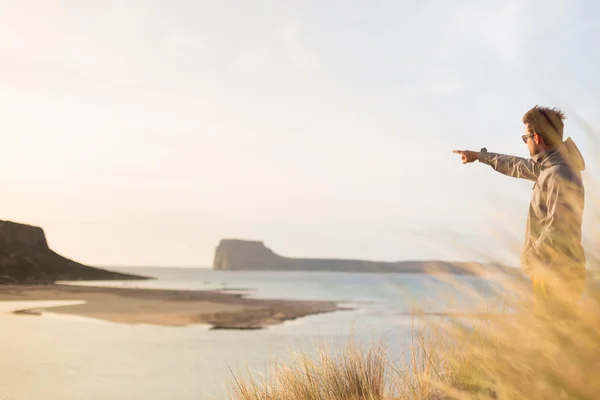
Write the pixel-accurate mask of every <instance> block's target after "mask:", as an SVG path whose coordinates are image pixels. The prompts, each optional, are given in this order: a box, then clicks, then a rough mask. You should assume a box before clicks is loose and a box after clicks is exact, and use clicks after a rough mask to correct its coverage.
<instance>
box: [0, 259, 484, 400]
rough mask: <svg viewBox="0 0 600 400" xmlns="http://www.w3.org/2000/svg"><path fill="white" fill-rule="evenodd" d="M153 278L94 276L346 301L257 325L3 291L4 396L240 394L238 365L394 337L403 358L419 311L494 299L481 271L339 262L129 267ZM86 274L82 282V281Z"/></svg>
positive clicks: (76, 399) (0, 379) (150, 398)
mask: <svg viewBox="0 0 600 400" xmlns="http://www.w3.org/2000/svg"><path fill="white" fill-rule="evenodd" d="M115 270H118V271H122V272H129V273H135V274H140V275H146V276H152V277H155V278H156V279H155V280H148V281H127V282H124V281H113V282H93V283H84V284H89V285H92V286H99V285H102V286H116V287H127V288H156V289H179V290H209V289H210V290H214V289H219V290H226V291H230V292H238V293H244V294H245V295H247V296H251V297H256V298H266V299H298V300H330V301H335V302H338V303H339V304H340V305H341V306H344V308H347V310H343V311H339V312H334V313H327V314H319V315H313V316H308V317H304V318H299V319H297V320H293V321H288V322H285V323H283V324H282V325H277V326H273V327H269V328H267V329H263V330H257V331H237V330H210V327H209V326H205V325H194V326H188V327H161V326H151V325H125V324H117V323H111V322H105V321H99V320H95V319H90V318H83V317H75V316H65V315H59V314H53V313H45V314H44V315H42V316H41V317H38V316H24V315H14V314H11V313H10V311H14V310H17V309H23V308H27V307H38V306H43V305H62V304H71V303H73V304H74V303H76V301H77V299H73V302H62V301H61V302H7V303H1V302H0V338H1V341H0V348H1V353H0V400H53V399H57V400H96V399H97V400H134V399H140V400H142V399H143V400H154V399H156V400H167V399H169V400H170V399H178V400H203V399H219V400H220V399H229V398H231V397H230V388H231V387H232V385H234V376H236V377H238V378H241V379H247V378H248V377H249V376H253V377H254V378H255V380H257V381H260V380H261V379H263V378H264V377H265V376H268V375H269V374H270V373H271V372H272V371H273V369H274V368H275V367H276V366H277V365H278V364H280V363H283V364H285V363H286V362H288V361H289V355H290V354H292V353H294V352H301V351H302V352H306V353H308V354H309V355H314V354H316V351H317V349H319V348H321V349H322V348H326V349H328V350H330V351H338V350H340V349H343V348H344V347H345V346H347V345H348V343H349V341H352V342H354V343H356V344H357V345H359V346H362V345H365V346H366V345H368V344H370V343H373V342H377V341H384V343H385V345H386V347H387V349H388V351H389V352H390V354H391V355H392V357H397V358H399V359H400V358H402V357H403V354H405V351H406V350H407V348H408V346H409V345H410V342H411V337H412V335H413V333H414V330H415V329H418V326H419V324H421V323H422V321H421V320H420V318H416V317H414V316H413V315H411V314H412V313H413V312H414V311H415V310H423V311H426V312H430V313H433V314H435V313H443V312H448V311H458V312H477V311H481V310H482V309H484V308H486V307H489V305H490V303H492V302H493V299H494V298H495V294H496V289H495V288H494V284H493V283H492V282H491V281H489V280H486V279H482V278H476V277H464V276H462V277H457V276H452V277H450V276H447V277H442V278H438V277H432V276H428V275H421V274H414V275H413V274H368V273H340V272H271V271H264V272H263V271H216V270H211V269H206V268H119V269H115ZM79 284H81V283H79Z"/></svg>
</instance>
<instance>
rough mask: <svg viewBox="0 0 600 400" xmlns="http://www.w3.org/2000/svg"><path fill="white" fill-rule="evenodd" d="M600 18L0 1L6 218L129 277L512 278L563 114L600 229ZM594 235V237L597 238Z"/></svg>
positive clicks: (581, 13) (427, 7)
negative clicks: (506, 269)
mask: <svg viewBox="0 0 600 400" xmlns="http://www.w3.org/2000/svg"><path fill="white" fill-rule="evenodd" d="M598 37H600V4H598V3H597V2H595V1H576V0H564V1H563V0H550V1H540V0H535V1H529V0H522V1H517V0H507V1H503V2H498V1H493V2H492V1H481V0H467V1H453V2H448V1H445V0H438V1H434V0H423V1H404V0H393V1H392V0H390V1H372V2H348V1H327V0H319V1H312V0H306V1H292V0H288V1H275V0H272V1H266V0H265V1H263V0H253V1H241V0H236V1H232V0H221V1H219V2H215V1H200V0H194V1H191V0H189V1H184V0H169V1H160V0H148V1H131V0H102V1H92V0H89V1H82V0H71V1H66V0H38V1H33V0H0V144H1V156H0V171H1V173H0V187H2V201H1V202H0V205H1V207H0V219H4V220H12V221H17V222H23V223H28V224H33V225H38V226H42V227H43V228H44V230H45V232H46V235H47V237H48V241H49V243H50V245H51V247H52V248H53V249H54V250H56V251H57V252H59V253H61V254H63V255H65V256H67V257H69V258H72V259H75V260H77V261H80V262H84V263H88V264H93V265H106V266H108V265H112V266H210V265H211V263H212V258H213V252H214V249H215V247H216V245H217V244H218V242H219V240H220V239H222V238H240V239H253V240H263V241H264V242H265V243H266V244H267V246H269V247H270V248H272V249H273V250H275V251H276V252H278V253H282V254H284V255H288V256H305V257H338V258H362V259H374V260H406V259H431V258H444V259H452V260H470V259H490V260H491V259H493V260H494V261H505V262H508V263H512V262H513V261H514V260H516V258H515V254H516V253H515V250H518V247H519V245H520V244H521V242H522V238H523V236H524V228H525V216H526V213H527V204H528V202H529V198H530V195H531V184H530V182H527V181H522V180H516V179H510V178H507V177H504V176H501V175H499V174H497V173H495V172H494V171H493V170H492V169H491V168H489V167H487V166H485V165H481V164H473V165H466V166H465V165H462V164H461V163H460V159H459V157H457V156H456V155H454V154H452V150H453V149H456V148H458V149H474V150H478V149H480V148H481V147H486V148H487V149H488V150H489V151H494V152H502V153H509V154H515V155H519V156H527V155H528V153H527V148H526V146H525V145H524V144H523V143H522V141H521V139H520V135H521V134H522V133H523V125H522V123H521V117H522V115H523V114H524V113H525V111H527V110H528V109H529V108H531V107H533V106H534V105H536V104H542V105H548V106H553V107H560V108H562V109H563V110H564V111H565V112H566V114H567V118H568V119H567V121H566V122H565V123H566V125H565V134H566V135H569V136H571V137H572V138H573V139H574V140H575V141H576V143H577V144H578V145H579V147H580V149H581V150H582V153H583V155H584V157H586V158H587V161H588V165H589V168H588V171H589V172H587V173H586V184H587V187H588V192H587V201H588V203H587V204H588V205H587V207H588V208H587V209H586V222H585V225H584V231H585V232H586V238H588V240H589V238H591V237H592V236H593V235H594V234H595V232H594V230H593V229H594V226H598V225H597V224H596V222H594V221H596V220H594V219H593V218H595V216H596V213H595V211H594V202H595V198H596V197H595V196H596V195H595V194H594V193H595V189H594V188H595V186H594V184H595V181H594V180H593V178H594V176H596V174H595V173H594V171H597V169H594V168H595V165H594V154H600V153H598V150H599V149H600V147H598V146H597V144H596V140H595V139H596V137H595V134H594V132H598V128H600V114H599V113H598V110H600V100H599V99H598V96H597V93H600V76H599V75H598V73H597V71H600V53H598V51H597V40H596V39H597V38H598ZM590 221H592V222H590Z"/></svg>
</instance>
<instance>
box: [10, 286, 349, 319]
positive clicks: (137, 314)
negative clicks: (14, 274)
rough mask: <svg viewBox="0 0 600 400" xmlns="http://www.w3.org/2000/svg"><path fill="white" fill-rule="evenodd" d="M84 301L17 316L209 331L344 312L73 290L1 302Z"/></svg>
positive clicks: (216, 294) (322, 304) (318, 306)
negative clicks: (72, 317)
mask: <svg viewBox="0 0 600 400" xmlns="http://www.w3.org/2000/svg"><path fill="white" fill-rule="evenodd" d="M37 300H82V301H85V303H84V304H78V305H69V306H61V307H50V308H42V309H35V310H31V309H29V310H19V311H17V312H16V313H17V314H21V315H40V314H41V313H43V312H45V311H46V312H52V313H60V314H69V315H76V316H82V317H88V318H95V319H100V320H104V321H110V322H117V323H123V324H150V325H161V326H175V327H180V326H188V325H193V324H207V325H210V326H211V329H244V330H245V329H262V328H266V327H269V326H273V325H278V324H281V323H283V322H284V321H289V320H293V319H297V318H301V317H305V316H308V315H313V314H320V313H327V312H334V311H338V310H342V308H340V307H338V305H337V304H335V303H333V302H327V301H297V300H270V299H269V300H263V299H257V298H249V297H246V296H245V295H242V294H238V293H226V292H221V291H190V290H156V289H126V288H110V287H90V286H69V285H58V284H50V285H32V286H28V285H14V286H13V285H11V286H0V301H37Z"/></svg>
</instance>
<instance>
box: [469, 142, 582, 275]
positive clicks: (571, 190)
mask: <svg viewBox="0 0 600 400" xmlns="http://www.w3.org/2000/svg"><path fill="white" fill-rule="evenodd" d="M479 161H480V162H482V163H484V164H487V165H489V166H491V167H492V168H493V169H495V170H496V171H498V172H500V173H502V174H504V175H507V176H511V177H514V178H522V179H527V180H530V181H534V182H535V184H534V185H533V193H532V198H531V203H530V205H529V213H528V217H527V230H526V234H525V246H524V247H523V251H522V255H521V267H522V268H523V270H524V271H525V273H527V274H528V275H529V276H530V277H535V276H540V275H541V274H544V273H547V272H556V273H559V274H561V275H563V274H564V275H565V276H566V275H570V276H572V275H573V274H575V275H576V276H582V274H585V254H584V250H583V246H582V244H581V223H582V216H583V207H584V187H583V181H582V176H581V171H583V170H584V169H585V162H584V160H583V157H582V155H581V153H580V152H579V149H578V148H577V146H576V145H575V143H574V142H573V141H572V140H571V138H569V139H567V140H566V141H565V142H563V143H562V144H561V145H559V146H558V147H557V148H555V149H552V150H549V151H546V152H543V153H540V154H537V155H535V156H533V157H532V158H531V159H525V158H520V157H515V156H508V155H504V154H496V153H486V152H482V153H480V157H479Z"/></svg>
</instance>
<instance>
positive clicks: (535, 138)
mask: <svg viewBox="0 0 600 400" xmlns="http://www.w3.org/2000/svg"><path fill="white" fill-rule="evenodd" d="M533 141H534V142H535V144H541V143H544V138H543V137H542V136H541V135H540V134H539V133H537V132H534V133H533Z"/></svg>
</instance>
